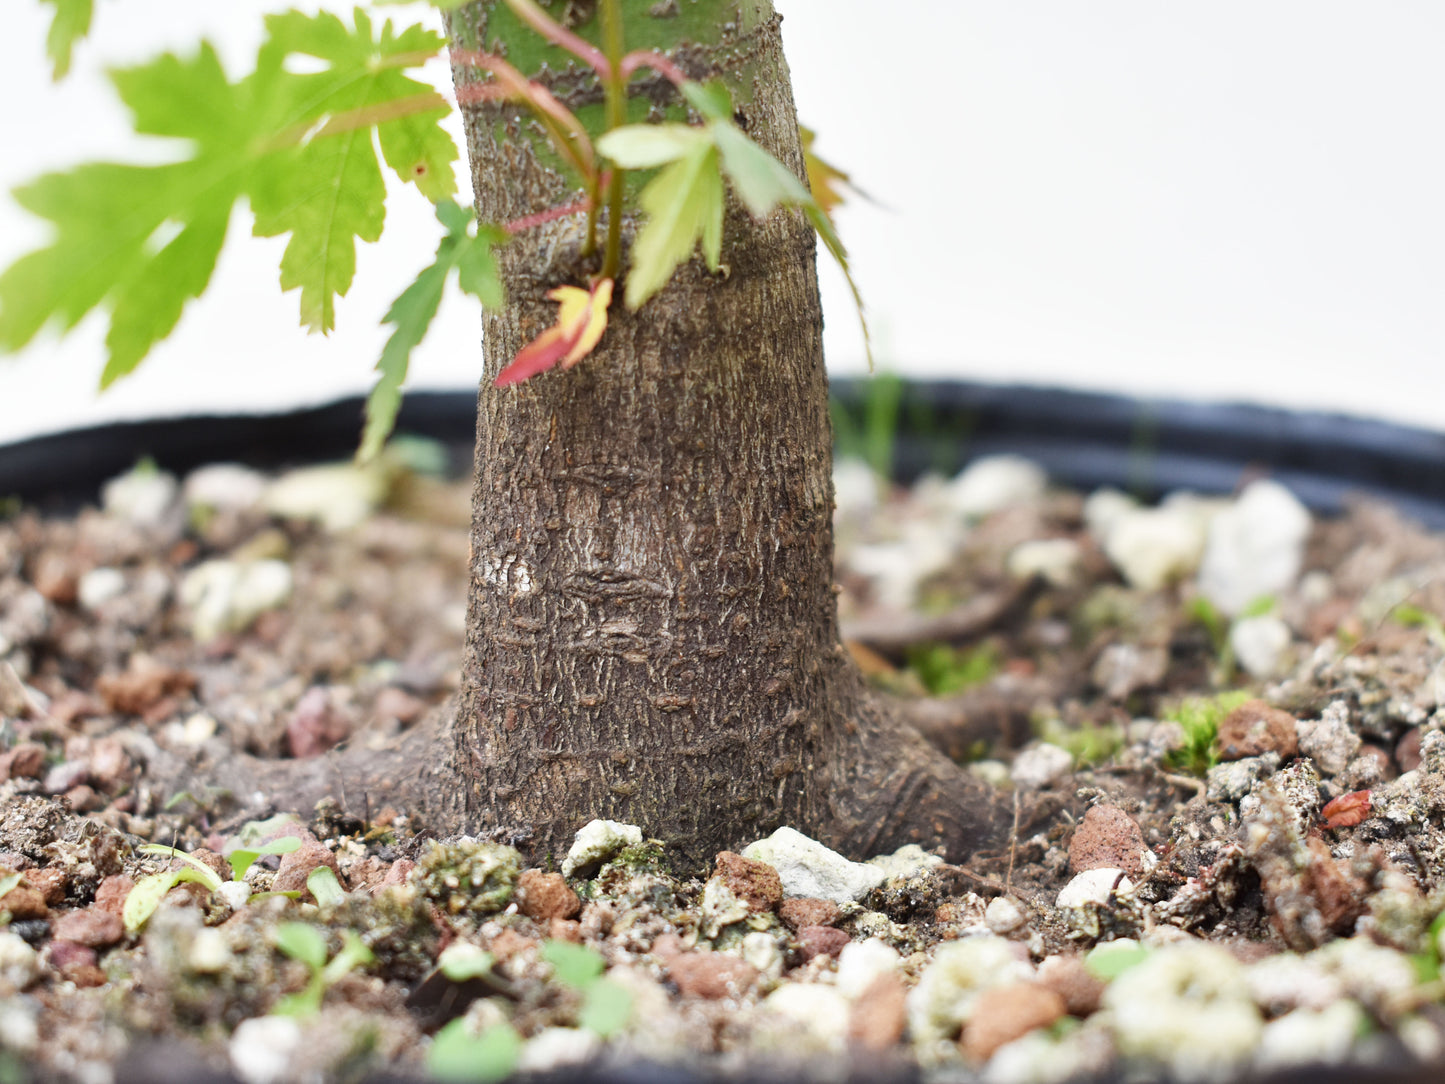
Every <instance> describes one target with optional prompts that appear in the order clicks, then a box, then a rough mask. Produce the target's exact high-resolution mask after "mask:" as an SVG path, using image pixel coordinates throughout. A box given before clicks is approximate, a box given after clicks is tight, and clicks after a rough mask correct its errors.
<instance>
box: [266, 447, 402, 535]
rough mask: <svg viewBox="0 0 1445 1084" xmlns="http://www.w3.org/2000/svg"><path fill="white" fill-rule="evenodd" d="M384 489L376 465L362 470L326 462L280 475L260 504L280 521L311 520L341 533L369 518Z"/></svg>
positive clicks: (383, 475)
mask: <svg viewBox="0 0 1445 1084" xmlns="http://www.w3.org/2000/svg"><path fill="white" fill-rule="evenodd" d="M386 490H387V478H386V471H385V469H384V467H383V465H382V464H381V463H379V462H373V463H371V464H368V465H367V466H365V467H355V466H353V465H351V464H350V463H328V464H323V465H321V466H316V467H301V468H299V469H297V470H293V471H289V472H288V473H286V474H283V475H282V476H281V477H280V478H277V479H276V480H275V481H274V482H272V483H271V485H270V486H269V487H267V489H266V494H265V497H264V498H263V500H262V504H263V506H264V507H265V509H266V511H267V512H269V513H270V514H271V515H273V516H279V517H281V518H282V519H305V520H312V521H314V522H316V523H320V524H321V526H323V527H324V528H326V529H327V530H328V531H344V530H347V529H348V528H351V527H355V526H357V525H358V524H360V523H361V522H362V521H364V520H365V519H366V518H367V517H368V516H370V515H371V513H372V512H374V511H375V510H376V509H377V508H378V507H379V506H380V504H381V502H382V501H383V500H384V499H385V498H386Z"/></svg>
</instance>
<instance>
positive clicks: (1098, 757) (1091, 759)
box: [976, 716, 1124, 768]
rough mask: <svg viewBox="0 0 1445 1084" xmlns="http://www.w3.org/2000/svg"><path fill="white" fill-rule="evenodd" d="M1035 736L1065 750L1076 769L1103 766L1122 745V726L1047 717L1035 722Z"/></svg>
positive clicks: (1086, 720) (1090, 720)
mask: <svg viewBox="0 0 1445 1084" xmlns="http://www.w3.org/2000/svg"><path fill="white" fill-rule="evenodd" d="M1034 733H1035V734H1036V735H1037V736H1038V738H1039V740H1040V741H1045V742H1048V743H1049V744H1050V745H1057V746H1058V747H1059V748H1061V749H1067V750H1068V751H1069V752H1070V753H1071V754H1072V755H1073V758H1074V767H1076V768H1086V767H1089V766H1090V765H1093V764H1102V763H1104V762H1105V761H1107V760H1108V759H1109V758H1111V757H1112V756H1113V755H1114V754H1115V753H1117V752H1118V751H1119V750H1120V749H1121V748H1123V745H1124V728H1123V726H1121V725H1120V724H1118V723H1096V722H1094V721H1093V720H1092V719H1085V720H1084V721H1083V722H1081V723H1080V724H1079V725H1078V726H1069V725H1068V724H1067V723H1065V722H1064V721H1063V720H1062V719H1060V718H1058V717H1057V716H1049V717H1047V718H1045V719H1041V720H1037V721H1035V724H1034ZM976 759H977V758H976Z"/></svg>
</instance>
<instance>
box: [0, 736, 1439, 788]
mask: <svg viewBox="0 0 1445 1084" xmlns="http://www.w3.org/2000/svg"><path fill="white" fill-rule="evenodd" d="M1416 744H1417V745H1418V744H1419V743H1418V742H1417V743H1416ZM44 773H45V746H43V745H41V744H40V743H39V742H33V741H22V742H16V743H15V745H14V746H12V747H11V748H10V749H9V750H8V751H7V752H6V753H5V754H4V755H3V756H0V780H3V779H39V778H40V777H41V776H42V775H43V774H44Z"/></svg>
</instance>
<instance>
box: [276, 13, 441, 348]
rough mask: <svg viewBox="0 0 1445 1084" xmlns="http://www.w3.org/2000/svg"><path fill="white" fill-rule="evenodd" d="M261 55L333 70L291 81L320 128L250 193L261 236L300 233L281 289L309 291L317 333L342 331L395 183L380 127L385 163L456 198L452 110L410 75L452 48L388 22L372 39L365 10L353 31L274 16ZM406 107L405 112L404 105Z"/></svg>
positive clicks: (304, 307) (330, 21) (332, 21)
mask: <svg viewBox="0 0 1445 1084" xmlns="http://www.w3.org/2000/svg"><path fill="white" fill-rule="evenodd" d="M266 29H267V32H268V35H269V38H268V41H267V43H266V45H265V46H263V48H262V52H263V54H267V53H279V54H281V55H292V54H298V53H299V54H302V55H305V56H310V57H314V58H316V59H319V60H322V61H325V62H326V64H327V66H326V67H325V69H324V70H322V71H319V72H314V73H309V74H302V75H291V76H290V78H291V79H292V80H294V81H295V82H296V84H297V86H298V89H299V92H300V94H301V98H302V100H303V101H305V102H306V103H307V109H306V111H305V115H303V116H301V117H298V118H297V120H298V123H313V124H314V123H317V122H321V124H322V126H321V127H320V129H319V130H318V131H317V132H316V133H315V134H314V135H313V136H312V137H311V138H307V139H303V140H302V141H301V142H300V143H299V144H298V145H297V146H295V147H292V148H289V149H287V150H285V151H283V152H280V153H279V154H278V155H277V158H278V159H279V161H276V162H274V163H268V165H269V166H270V168H268V169H266V170H263V171H261V172H260V174H259V176H258V183H257V185H256V187H255V189H254V190H253V191H252V192H251V207H252V209H253V210H254V211H255V212H256V226H255V233H256V234H257V235H258V236H261V237H274V236H276V235H277V234H281V233H288V232H289V233H290V234H291V240H290V242H289V243H288V244H287V246H286V252H285V254H284V255H283V256H282V258H281V287H282V289H284V290H292V289H296V288H297V287H300V289H301V322H302V324H304V325H306V326H307V327H308V328H310V329H311V330H312V331H322V332H325V331H330V330H331V329H332V328H333V327H335V325H336V310H335V300H336V297H337V296H339V295H344V294H345V293H346V291H347V290H348V289H350V287H351V281H352V278H353V277H354V276H355V274H356V240H357V239H360V240H363V241H375V240H377V239H378V238H380V237H381V230H382V225H383V222H384V220H385V201H386V184H385V181H384V180H383V178H382V174H381V167H380V165H379V163H378V162H377V158H376V149H375V147H374V145H373V139H372V134H371V131H372V125H373V124H374V126H375V130H376V135H377V140H378V141H379V142H380V144H381V151H382V155H383V157H384V158H385V159H386V163H387V165H389V166H391V168H392V169H393V170H394V171H395V172H396V174H397V175H398V176H399V177H400V178H401V179H402V180H404V181H413V182H415V183H416V185H417V187H418V188H419V189H421V191H422V192H423V193H424V194H426V195H427V196H428V197H430V198H431V199H433V200H438V199H444V198H446V197H448V196H450V195H452V193H453V192H455V191H456V177H455V175H454V173H453V171H452V162H454V161H455V160H456V158H457V149H456V146H455V144H453V142H452V140H451V137H450V136H448V135H447V134H446V132H445V131H443V130H442V129H441V128H440V127H439V125H438V123H437V122H438V121H440V120H441V118H442V117H444V116H445V115H446V112H447V106H446V103H445V102H444V101H443V99H442V98H441V96H440V95H438V94H437V93H436V91H434V90H433V89H432V88H430V87H429V86H427V85H426V84H424V83H419V82H417V81H416V80H414V79H411V78H409V77H408V76H407V75H406V74H405V72H404V70H403V69H404V68H405V67H406V66H408V65H415V64H418V63H421V62H422V60H424V59H425V58H426V57H429V56H431V55H433V54H435V53H436V52H437V50H438V49H440V48H441V45H442V39H441V37H440V36H438V35H437V34H434V33H432V32H431V31H429V30H426V29H424V28H422V27H419V26H415V27H409V28H407V29H405V30H403V31H402V32H401V33H400V34H396V33H394V32H393V30H392V26H391V23H390V22H387V23H384V24H383V26H382V30H381V35H380V37H379V38H374V37H373V30H372V25H371V20H370V18H369V17H368V16H367V15H366V13H365V12H364V11H362V10H361V9H359V8H358V9H357V10H356V12H355V15H354V18H353V27H352V28H351V29H348V28H347V27H346V25H345V24H344V23H342V21H341V20H340V19H338V18H337V17H336V16H335V15H332V14H329V13H325V12H323V13H321V14H319V15H315V16H306V15H302V14H300V13H299V12H295V11H291V12H286V13H284V14H281V15H271V16H267V18H266ZM398 103H405V104H404V105H399V104H398Z"/></svg>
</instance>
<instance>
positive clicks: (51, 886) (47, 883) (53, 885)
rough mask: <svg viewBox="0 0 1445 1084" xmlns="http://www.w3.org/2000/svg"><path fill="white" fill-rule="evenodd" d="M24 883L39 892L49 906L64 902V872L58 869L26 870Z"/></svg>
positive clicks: (56, 905)
mask: <svg viewBox="0 0 1445 1084" xmlns="http://www.w3.org/2000/svg"><path fill="white" fill-rule="evenodd" d="M25 883H26V884H28V885H29V886H30V887H31V888H33V889H35V891H37V892H39V893H40V896H41V898H42V899H44V900H45V903H46V905H47V906H49V907H58V906H59V905H60V904H62V903H64V902H65V874H64V873H63V872H62V871H60V870H58V869H32V870H27V871H26V873H25Z"/></svg>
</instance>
